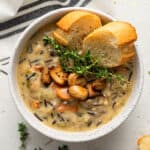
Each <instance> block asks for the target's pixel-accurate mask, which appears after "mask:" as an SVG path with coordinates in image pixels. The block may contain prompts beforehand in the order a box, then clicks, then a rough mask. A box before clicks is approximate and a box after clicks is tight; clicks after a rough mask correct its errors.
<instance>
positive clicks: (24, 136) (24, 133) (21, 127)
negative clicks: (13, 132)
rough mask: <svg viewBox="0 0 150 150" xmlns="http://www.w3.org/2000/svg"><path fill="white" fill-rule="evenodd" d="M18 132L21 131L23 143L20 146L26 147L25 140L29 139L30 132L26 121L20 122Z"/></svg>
mask: <svg viewBox="0 0 150 150" xmlns="http://www.w3.org/2000/svg"><path fill="white" fill-rule="evenodd" d="M18 132H19V135H20V141H21V145H20V148H21V149H23V148H25V147H26V145H25V141H26V140H27V138H28V135H29V134H28V132H27V127H26V125H25V124H24V123H22V122H21V123H18Z"/></svg>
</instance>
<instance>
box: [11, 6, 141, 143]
mask: <svg viewBox="0 0 150 150" xmlns="http://www.w3.org/2000/svg"><path fill="white" fill-rule="evenodd" d="M72 10H85V11H90V12H94V13H96V14H97V15H99V16H101V19H102V21H104V22H107V21H113V20H115V19H114V18H113V17H111V16H109V15H107V14H105V13H104V12H102V11H99V10H93V9H89V8H78V7H69V8H62V9H57V10H55V11H52V12H49V13H47V14H46V15H44V16H42V17H40V18H38V19H37V20H36V21H34V22H33V23H32V24H31V25H30V26H29V27H28V28H27V29H26V30H25V31H24V32H23V33H22V35H21V36H20V38H19V40H18V42H17V44H16V47H15V51H14V53H13V55H12V57H11V64H10V72H9V85H10V90H11V94H12V96H13V99H14V102H15V104H16V106H17V108H18V110H19V112H20V113H21V114H22V116H23V117H24V118H25V120H26V121H27V122H28V123H29V124H30V125H31V126H32V127H33V128H35V129H36V130H37V131H39V132H40V133H42V134H44V135H46V136H48V137H50V138H53V139H56V140H61V141H67V142H84V141H90V140H94V139H97V138H100V137H103V136H104V135H106V134H108V133H110V132H111V131H113V130H114V129H116V128H117V127H118V126H119V125H121V124H122V123H123V121H125V120H126V119H127V117H128V116H129V114H130V113H131V112H132V110H133V109H134V108H135V106H136V104H137V102H138V100H139V97H140V94H141V92H142V87H143V65H142V60H141V55H140V53H139V50H138V49H137V48H136V52H137V56H136V73H135V84H134V87H133V89H132V93H131V95H130V97H129V100H128V101H127V103H126V105H125V106H124V108H123V109H122V111H121V112H120V113H119V114H118V115H117V116H116V117H115V118H113V119H112V120H111V121H109V122H108V123H107V124H105V125H103V126H101V127H98V128H96V129H94V130H90V131H86V132H66V131H61V130H57V129H54V128H50V127H48V126H46V125H44V124H43V123H42V122H40V121H39V120H37V118H35V116H34V115H33V114H32V113H31V112H30V111H29V110H28V108H27V107H26V106H25V104H24V102H23V100H22V98H21V96H20V94H19V91H18V87H17V78H16V67H17V63H18V59H19V55H20V53H21V50H22V49H23V47H24V46H25V44H26V42H27V41H28V40H29V39H30V37H31V36H32V35H33V34H34V33H35V32H36V31H37V30H38V29H39V28H41V27H42V26H44V25H45V24H47V23H50V22H54V21H56V20H57V19H59V18H60V17H62V16H63V15H64V14H66V13H68V12H70V11H72Z"/></svg>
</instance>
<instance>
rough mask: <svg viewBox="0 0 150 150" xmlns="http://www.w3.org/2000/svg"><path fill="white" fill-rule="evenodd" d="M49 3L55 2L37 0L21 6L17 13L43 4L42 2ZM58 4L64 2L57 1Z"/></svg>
mask: <svg viewBox="0 0 150 150" xmlns="http://www.w3.org/2000/svg"><path fill="white" fill-rule="evenodd" d="M49 1H55V0H38V1H35V2H33V3H29V4H26V5H24V6H22V7H21V8H20V9H19V10H18V12H21V11H23V10H26V9H29V8H31V7H34V6H37V5H40V4H42V3H44V2H49ZM59 2H65V0H59Z"/></svg>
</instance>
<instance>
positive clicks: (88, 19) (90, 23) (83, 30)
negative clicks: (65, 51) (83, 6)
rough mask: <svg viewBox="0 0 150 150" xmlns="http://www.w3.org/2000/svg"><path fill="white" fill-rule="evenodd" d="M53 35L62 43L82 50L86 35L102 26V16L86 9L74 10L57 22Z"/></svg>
mask: <svg viewBox="0 0 150 150" xmlns="http://www.w3.org/2000/svg"><path fill="white" fill-rule="evenodd" d="M56 24H57V26H58V27H59V28H57V29H56V30H55V31H54V33H53V36H54V38H55V39H56V40H57V41H58V42H59V43H60V44H63V45H65V46H69V47H71V48H74V49H78V50H81V48H82V42H83V39H84V37H85V36H86V35H88V34H89V33H90V32H92V31H93V30H94V29H96V28H98V27H101V26H102V24H101V20H100V17H98V16H97V15H95V14H93V13H89V12H86V11H72V12H70V13H68V14H66V15H65V16H64V17H62V18H61V19H60V20H59V21H58V22H57V23H56Z"/></svg>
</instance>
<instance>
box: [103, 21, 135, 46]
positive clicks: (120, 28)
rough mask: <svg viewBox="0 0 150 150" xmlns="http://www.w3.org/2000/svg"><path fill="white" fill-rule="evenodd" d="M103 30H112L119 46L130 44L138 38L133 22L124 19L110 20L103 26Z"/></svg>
mask: <svg viewBox="0 0 150 150" xmlns="http://www.w3.org/2000/svg"><path fill="white" fill-rule="evenodd" d="M101 30H103V31H104V30H106V31H109V32H111V33H112V34H113V35H114V36H115V38H116V39H117V43H118V45H119V46H122V45H125V44H129V43H132V42H134V41H136V40H137V34H136V30H135V28H134V27H133V26H132V25H131V24H129V23H127V22H124V21H114V22H110V23H108V24H106V25H105V26H103V28H101Z"/></svg>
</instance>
